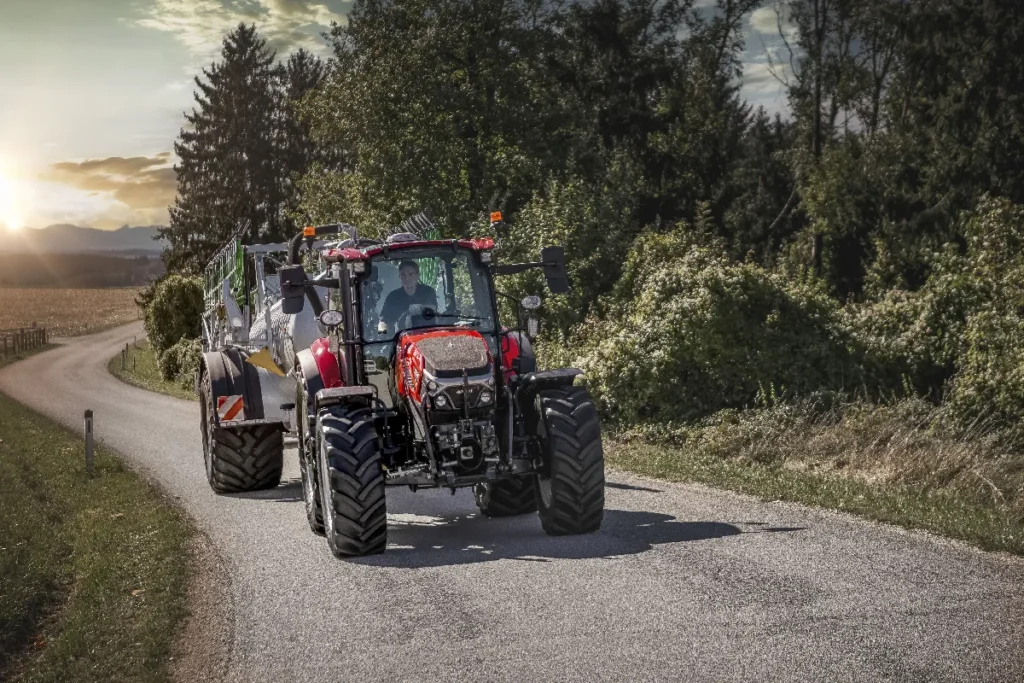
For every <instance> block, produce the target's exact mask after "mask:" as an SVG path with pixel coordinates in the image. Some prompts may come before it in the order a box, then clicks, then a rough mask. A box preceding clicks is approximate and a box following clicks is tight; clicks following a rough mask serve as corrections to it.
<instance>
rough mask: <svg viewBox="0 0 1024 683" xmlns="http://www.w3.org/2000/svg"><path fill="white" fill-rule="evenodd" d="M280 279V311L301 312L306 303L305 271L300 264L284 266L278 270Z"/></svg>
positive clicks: (288, 313) (287, 312) (290, 313)
mask: <svg viewBox="0 0 1024 683" xmlns="http://www.w3.org/2000/svg"><path fill="white" fill-rule="evenodd" d="M278 276H279V277H280V280H281V312H282V313H284V314H286V315H296V314H298V313H302V309H303V308H304V307H305V305H306V271H305V270H303V269H302V266H284V267H283V268H281V269H280V270H278Z"/></svg>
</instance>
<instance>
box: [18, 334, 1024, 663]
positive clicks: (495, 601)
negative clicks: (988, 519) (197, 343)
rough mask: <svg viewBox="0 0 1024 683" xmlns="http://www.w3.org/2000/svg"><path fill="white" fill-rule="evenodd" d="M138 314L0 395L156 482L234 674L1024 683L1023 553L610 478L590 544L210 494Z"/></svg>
mask: <svg viewBox="0 0 1024 683" xmlns="http://www.w3.org/2000/svg"><path fill="white" fill-rule="evenodd" d="M140 332H141V326H139V325H134V326H130V327H124V328H119V329H117V330H112V331H109V332H105V333H102V334H99V335H95V336H92V337H86V338H80V339H76V340H73V341H72V342H71V343H69V344H67V345H66V346H64V347H62V348H60V349H57V350H54V351H50V352H47V353H45V354H42V355H39V356H35V357H33V358H30V359H29V360H27V361H24V362H21V363H17V364H15V365H13V366H10V367H8V368H6V369H4V370H2V371H0V391H4V392H6V393H8V394H9V395H11V396H13V397H15V398H16V399H18V400H20V401H22V402H24V403H26V404H28V405H30V406H32V407H34V408H36V409H38V410H40V411H42V412H44V413H46V414H48V415H50V416H52V417H54V418H56V419H57V420H59V421H61V422H63V423H65V424H67V425H70V426H72V427H75V428H76V429H78V430H81V423H82V413H83V411H84V410H85V409H86V408H92V409H93V410H95V412H96V432H97V436H98V438H101V439H102V440H103V441H104V442H105V443H106V444H107V445H108V446H110V447H112V448H114V449H116V450H117V451H119V452H120V453H121V454H123V455H124V456H125V457H126V458H127V459H128V460H129V461H130V462H131V463H133V464H134V465H135V466H136V467H138V468H140V469H143V470H145V471H147V472H148V473H149V474H150V475H151V476H152V477H153V478H155V479H156V480H157V481H158V482H159V483H160V484H161V485H162V486H163V487H164V488H165V489H166V490H167V491H169V492H170V493H172V494H174V495H175V496H177V497H179V498H180V500H181V503H182V504H183V505H184V506H185V508H186V509H187V510H188V511H189V513H190V514H191V515H192V516H193V517H194V519H195V520H196V521H197V523H198V524H199V526H200V527H201V528H202V529H203V530H204V531H205V532H206V534H207V535H208V536H209V538H210V539H211V540H212V542H213V543H214V544H215V546H216V547H217V549H218V551H219V552H220V554H221V555H222V556H223V558H224V559H225V562H226V566H227V571H228V572H229V574H230V577H229V579H230V588H229V589H228V592H229V594H230V613H231V614H230V617H231V619H230V621H231V624H232V626H231V629H232V633H231V636H230V639H229V640H230V652H229V655H228V673H227V678H228V680H230V681H239V682H246V683H247V682H249V681H272V682H275V683H277V682H280V681H317V682H318V683H324V682H325V681H353V682H363V681H388V682H389V683H394V682H395V681H515V682H517V683H524V682H527V681H588V682H589V681H630V682H636V681H677V680H678V681H882V680H899V681H941V680H949V681H967V680H970V681H1022V680H1024V563H1022V562H1021V561H1020V560H1019V559H1017V558H1011V557H1007V556H1005V555H997V554H986V553H982V552H979V551H975V550H972V549H969V548H967V547H965V546H962V545H960V544H956V543H951V542H947V541H943V540H940V539H935V538H932V537H929V536H925V535H923V534H916V533H909V532H905V531H901V530H897V529H893V528H890V527H885V526H880V525H875V524H870V523H866V522H862V521H859V520H857V519H855V518H852V517H849V516H847V515H841V514H836V513H830V512H825V511H818V510H810V509H805V508H802V507H799V506H795V505H789V504H781V503H762V502H758V501H755V500H753V499H750V498H747V497H743V496H738V495H733V494H729V493H722V492H718V491H713V490H709V489H705V488H702V487H697V486H685V485H675V484H665V483H660V482H654V481H651V480H644V479H638V478H634V477H632V476H628V475H623V474H620V473H614V472H613V473H610V476H609V483H608V491H607V512H606V516H605V523H604V526H603V528H602V530H601V531H600V532H599V533H596V534H592V535H588V536H581V537H572V538H549V537H547V536H545V535H544V533H543V532H542V531H541V528H540V524H539V522H538V520H537V519H536V517H535V516H534V515H529V516H525V517H521V518H515V519H511V520H488V519H486V518H481V517H480V516H479V515H478V514H477V510H476V507H475V505H474V503H473V499H472V496H471V494H470V493H469V492H468V491H461V492H459V494H458V495H456V496H452V495H451V494H450V493H447V492H438V491H427V492H420V493H418V494H413V493H411V492H409V491H408V490H399V489H389V491H388V507H389V510H390V514H389V528H390V545H389V548H388V552H387V553H385V554H383V555H380V556H375V557H372V558H367V559H361V560H356V561H340V560H337V559H335V558H334V557H333V556H332V555H331V554H330V552H329V551H328V549H327V545H326V543H325V541H324V540H323V539H322V538H319V537H315V536H314V535H313V534H312V533H310V531H309V528H308V526H307V525H306V519H305V514H304V511H303V505H302V502H301V486H300V484H299V482H298V469H297V464H296V462H295V456H294V453H289V456H288V458H287V460H286V467H285V481H284V483H283V484H282V485H281V486H280V487H278V488H277V489H276V490H274V491H269V492H261V493H259V494H252V495H237V496H217V495H215V494H213V493H212V492H211V491H210V488H209V487H208V486H207V483H206V480H205V477H204V471H203V461H202V451H201V446H200V434H199V417H198V413H197V410H198V408H197V404H195V403H188V402H185V401H180V400H175V399H172V398H168V397H164V396H160V395H157V394H152V393H149V392H146V391H143V390H140V389H135V388H132V387H129V386H126V385H124V384H122V383H120V382H118V381H117V380H116V379H114V378H113V377H111V376H109V375H108V374H107V372H106V364H107V360H108V359H109V358H110V356H112V355H113V354H114V353H115V352H116V349H117V348H118V347H119V346H123V345H124V342H125V340H131V338H132V337H133V335H136V334H140Z"/></svg>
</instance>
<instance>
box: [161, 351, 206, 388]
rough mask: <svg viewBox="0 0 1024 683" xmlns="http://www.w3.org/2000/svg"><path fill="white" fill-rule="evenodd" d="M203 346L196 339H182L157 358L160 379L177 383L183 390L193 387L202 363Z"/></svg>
mask: <svg viewBox="0 0 1024 683" xmlns="http://www.w3.org/2000/svg"><path fill="white" fill-rule="evenodd" d="M202 353H203V344H202V342H201V341H200V340H198V339H182V340H180V341H179V342H178V343H176V344H175V345H174V346H172V347H171V348H169V349H167V350H166V351H164V352H162V353H160V354H159V355H158V356H157V368H158V369H159V370H160V377H161V378H162V379H164V380H165V381H168V382H172V381H173V382H177V384H178V385H179V386H180V387H181V388H183V389H188V388H190V387H192V386H193V380H194V379H195V374H196V372H198V371H199V366H200V364H201V363H202Z"/></svg>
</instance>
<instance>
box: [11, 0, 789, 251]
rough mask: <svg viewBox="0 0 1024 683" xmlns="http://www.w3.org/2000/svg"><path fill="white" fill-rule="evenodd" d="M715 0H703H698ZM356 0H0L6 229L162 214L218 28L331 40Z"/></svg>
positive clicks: (290, 40) (752, 86)
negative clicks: (178, 142) (176, 149)
mask: <svg viewBox="0 0 1024 683" xmlns="http://www.w3.org/2000/svg"><path fill="white" fill-rule="evenodd" d="M774 2H777V0H766V4H767V5H768V7H764V8H762V9H759V10H757V11H756V12H755V13H754V14H753V15H752V16H751V17H750V18H749V21H748V26H747V27H746V30H747V33H748V36H747V50H746V53H745V55H744V60H745V81H744V82H745V85H744V95H745V96H746V97H747V99H749V100H751V101H752V102H754V103H755V104H763V105H764V106H765V107H766V108H768V109H769V110H770V111H781V110H783V109H784V107H785V96H784V94H783V92H782V90H781V88H780V86H779V83H778V82H777V81H776V79H775V78H774V77H773V76H772V75H771V74H770V73H769V72H768V69H767V59H766V52H767V51H770V50H776V49H777V40H775V39H773V36H774V38H777V33H778V31H777V26H776V12H775V10H774V9H773V7H774V4H773V3H774ZM709 3H710V4H713V0H698V4H709ZM350 6H351V0H0V65H3V66H2V67H0V239H2V234H3V232H2V231H3V229H4V228H7V229H20V228H24V227H44V226H47V225H52V224H56V223H70V224H74V225H81V226H87V227H95V228H100V229H113V228H118V227H121V226H122V225H162V224H166V222H167V220H168V215H167V207H168V206H169V205H170V204H171V203H172V202H173V200H174V195H175V179H174V171H173V169H172V168H171V167H172V165H173V163H174V157H173V152H172V149H173V143H174V140H175V138H176V137H177V135H178V132H179V130H180V129H181V126H182V124H183V121H184V118H183V117H184V113H185V112H186V111H190V110H191V109H192V105H193V90H194V85H193V82H192V78H193V76H194V75H195V74H196V73H198V72H199V70H200V69H201V68H202V67H203V66H206V65H208V64H210V63H211V62H212V61H214V60H215V59H216V58H217V55H218V52H219V50H220V43H221V38H222V37H223V35H224V34H225V33H226V32H227V31H229V30H231V29H232V28H234V27H235V26H237V25H238V23H239V22H240V21H244V22H246V23H255V24H256V25H257V27H258V28H259V30H260V32H261V34H262V35H263V37H264V38H266V39H267V41H268V42H269V43H270V45H271V47H273V48H275V49H276V50H277V52H278V55H279V56H281V55H286V54H288V53H289V52H291V51H293V50H296V49H298V48H299V47H305V48H307V49H310V50H312V51H313V52H316V53H318V54H321V55H323V56H327V55H328V54H329V50H328V47H327V45H326V43H325V41H324V40H323V38H322V36H321V34H322V33H323V32H324V31H326V30H328V29H329V28H330V25H331V22H332V21H336V22H339V23H343V22H344V21H345V14H346V12H347V10H348V9H349V7H350Z"/></svg>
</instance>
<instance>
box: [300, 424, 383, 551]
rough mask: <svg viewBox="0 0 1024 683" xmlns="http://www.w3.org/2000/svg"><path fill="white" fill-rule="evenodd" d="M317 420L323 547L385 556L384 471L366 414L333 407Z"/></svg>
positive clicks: (374, 431)
mask: <svg viewBox="0 0 1024 683" xmlns="http://www.w3.org/2000/svg"><path fill="white" fill-rule="evenodd" d="M316 422H317V428H318V429H317V470H318V474H319V482H320V492H321V500H322V501H323V503H322V509H323V520H324V534H325V535H326V536H327V545H328V546H329V547H330V549H331V552H333V553H334V554H335V555H336V556H338V557H359V556H363V555H373V554H376V553H381V552H384V549H385V548H386V547H387V544H388V519H387V518H388V513H387V502H386V500H385V497H384V467H383V461H382V460H381V453H380V444H379V443H378V442H377V430H376V429H375V428H374V426H373V416H372V414H371V413H370V410H369V409H368V408H363V407H357V406H346V405H336V406H331V407H329V408H325V409H323V410H321V411H320V412H319V413H318V414H317V420H316Z"/></svg>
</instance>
